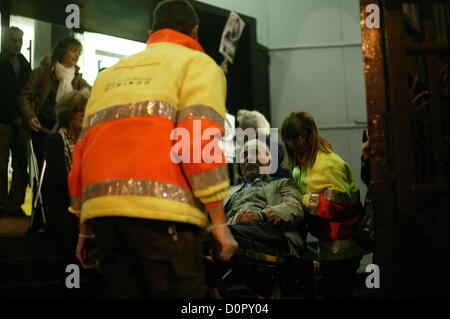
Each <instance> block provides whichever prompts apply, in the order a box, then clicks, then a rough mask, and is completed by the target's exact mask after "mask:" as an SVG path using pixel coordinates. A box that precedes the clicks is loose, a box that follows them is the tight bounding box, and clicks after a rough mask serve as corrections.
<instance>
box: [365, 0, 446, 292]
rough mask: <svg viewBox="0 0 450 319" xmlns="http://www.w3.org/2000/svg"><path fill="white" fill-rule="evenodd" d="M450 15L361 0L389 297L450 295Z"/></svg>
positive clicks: (431, 5) (426, 7) (434, 5)
mask: <svg viewBox="0 0 450 319" xmlns="http://www.w3.org/2000/svg"><path fill="white" fill-rule="evenodd" d="M371 4H375V5H376V6H377V7H378V8H379V12H380V15H379V16H380V27H379V28H376V27H372V28H370V27H369V26H368V25H366V19H367V17H368V13H367V12H366V8H367V6H369V5H371ZM448 8H449V6H448V1H437V0H434V1H420V0H419V1H400V0H360V9H361V10H360V17H361V32H362V49H363V57H364V73H365V82H366V98H367V116H368V128H369V139H370V147H371V159H370V165H371V187H372V196H373V202H374V220H375V230H376V244H375V252H374V263H376V264H377V265H378V266H379V268H380V281H381V283H380V290H379V294H380V296H382V297H430V298H436V297H445V296H448V255H449V253H448V251H449V250H448V239H449V235H448V229H449V224H448V206H449V205H448V204H449V198H448V160H449V156H448V149H449V145H448V132H449V127H448V21H449V15H448V12H449V11H448Z"/></svg>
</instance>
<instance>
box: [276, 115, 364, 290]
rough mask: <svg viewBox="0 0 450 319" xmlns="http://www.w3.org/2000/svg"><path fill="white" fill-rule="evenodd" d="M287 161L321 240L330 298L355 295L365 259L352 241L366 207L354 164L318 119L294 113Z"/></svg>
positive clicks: (284, 134)
mask: <svg viewBox="0 0 450 319" xmlns="http://www.w3.org/2000/svg"><path fill="white" fill-rule="evenodd" d="M281 138H282V140H283V143H284V145H285V149H286V155H287V156H285V160H284V163H283V164H284V165H285V166H286V167H287V168H289V169H291V170H292V175H293V178H294V180H295V182H296V184H297V186H298V188H299V190H300V193H301V194H302V199H301V200H302V205H303V208H304V209H305V211H306V212H307V213H308V216H309V218H308V228H309V232H310V233H311V234H312V235H314V236H315V237H317V238H318V239H319V252H318V256H319V261H320V271H321V273H322V275H323V276H324V283H325V287H324V288H325V290H324V295H325V297H330V298H333V297H340V298H345V297H351V296H352V294H353V289H352V285H353V282H354V280H355V276H356V271H357V269H358V267H359V262H360V259H361V257H362V251H361V248H360V247H359V246H358V245H357V243H356V242H355V241H354V240H353V239H352V233H353V228H354V227H355V224H356V222H357V221H358V219H359V216H360V214H361V212H362V209H363V206H362V204H361V201H360V200H359V188H358V186H357V185H356V183H355V181H354V178H353V173H352V171H351V169H350V166H349V165H348V164H347V163H346V162H344V160H342V158H341V157H340V156H339V155H338V154H336V153H335V152H334V151H333V149H332V147H331V145H330V143H329V142H328V141H327V140H326V139H325V138H323V137H321V136H320V135H319V132H318V128H317V124H316V122H315V120H314V118H313V117H312V116H311V115H310V114H308V113H307V112H304V111H297V112H293V113H291V114H290V115H289V116H288V117H287V118H286V119H285V120H284V122H283V124H282V126H281Z"/></svg>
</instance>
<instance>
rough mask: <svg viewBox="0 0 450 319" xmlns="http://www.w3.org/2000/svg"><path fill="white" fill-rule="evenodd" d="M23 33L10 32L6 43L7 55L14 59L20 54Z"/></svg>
mask: <svg viewBox="0 0 450 319" xmlns="http://www.w3.org/2000/svg"><path fill="white" fill-rule="evenodd" d="M22 37H23V33H22V32H20V31H12V32H11V33H10V37H9V41H8V42H7V43H6V49H7V50H8V52H9V54H10V55H11V56H13V57H16V56H18V55H19V54H20V50H21V49H22V44H23V39H22Z"/></svg>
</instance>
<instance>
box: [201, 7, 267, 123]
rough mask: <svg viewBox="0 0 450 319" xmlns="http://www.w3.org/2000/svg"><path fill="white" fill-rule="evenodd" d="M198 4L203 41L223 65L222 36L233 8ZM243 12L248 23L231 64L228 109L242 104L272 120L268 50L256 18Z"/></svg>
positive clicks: (230, 110)
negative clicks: (259, 39)
mask: <svg viewBox="0 0 450 319" xmlns="http://www.w3.org/2000/svg"><path fill="white" fill-rule="evenodd" d="M194 7H195V9H196V10H197V13H198V15H199V18H200V27H199V41H200V43H201V45H202V46H203V48H204V49H205V52H206V53H207V54H209V55H210V56H211V57H212V58H213V59H214V60H215V61H216V62H217V64H219V65H220V64H221V63H222V62H223V56H222V54H220V53H219V45H220V39H221V36H222V31H223V28H224V27H225V24H226V21H227V19H228V15H229V14H230V11H228V10H224V9H220V8H216V7H213V6H210V5H206V4H204V3H198V2H194ZM238 14H239V13H238ZM240 16H241V18H242V19H243V20H244V21H245V23H246V25H245V28H244V30H243V32H242V36H241V39H240V40H239V44H238V46H237V51H236V55H235V61H234V63H233V64H229V65H228V74H227V75H226V77H227V89H228V90H227V102H226V105H227V109H228V112H229V113H231V114H233V115H236V113H237V111H238V110H239V109H242V108H246V109H251V110H253V109H254V110H258V111H260V112H261V113H263V114H264V115H265V116H266V117H267V119H268V120H270V98H269V70H268V66H269V64H268V63H269V57H268V52H267V49H266V48H265V47H263V46H261V45H259V44H257V42H256V19H254V18H252V17H248V16H245V15H241V14H240Z"/></svg>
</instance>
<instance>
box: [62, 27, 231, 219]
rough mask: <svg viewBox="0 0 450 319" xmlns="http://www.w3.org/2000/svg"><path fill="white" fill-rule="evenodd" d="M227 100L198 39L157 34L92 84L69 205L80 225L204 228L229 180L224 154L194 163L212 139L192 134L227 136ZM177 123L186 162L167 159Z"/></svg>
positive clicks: (221, 81)
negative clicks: (184, 135)
mask: <svg viewBox="0 0 450 319" xmlns="http://www.w3.org/2000/svg"><path fill="white" fill-rule="evenodd" d="M225 98H226V80H225V76H224V74H223V72H222V70H221V69H220V68H219V67H218V65H217V64H216V63H215V62H214V60H212V59H211V58H210V57H209V56H207V55H206V54H205V53H204V52H203V50H202V48H201V46H200V45H199V44H198V42H197V41H195V40H194V39H192V38H191V37H189V36H187V35H184V34H182V33H179V32H177V31H174V30H171V29H163V30H160V31H158V32H155V33H153V34H152V35H151V37H150V39H149V42H148V46H147V48H146V49H145V50H144V51H142V52H140V53H137V54H135V55H132V56H130V57H127V58H124V59H122V60H121V61H120V62H119V63H117V64H115V65H114V66H112V67H110V68H108V69H107V70H105V71H103V72H102V73H100V74H99V76H98V78H97V80H96V81H95V84H94V86H93V88H92V94H91V97H90V99H89V101H88V104H87V107H86V112H85V117H84V121H83V131H82V133H81V135H80V138H79V140H78V142H77V144H76V146H75V149H74V153H73V159H72V160H73V166H72V167H73V168H72V170H71V171H70V173H69V177H68V182H69V193H70V195H71V211H72V212H74V213H76V214H78V213H79V214H80V218H81V222H82V223H84V222H86V221H87V220H89V219H92V218H97V217H103V216H122V217H131V218H146V219H156V220H164V221H174V222H183V223H189V224H193V225H197V226H199V227H204V226H205V225H206V216H205V214H204V209H203V208H204V206H208V205H211V206H212V205H219V204H222V200H223V199H224V198H225V197H226V195H227V190H228V187H229V178H228V170H227V165H226V163H225V158H224V156H223V154H222V153H220V157H221V158H222V160H221V161H219V162H212V163H209V162H208V161H205V160H204V159H203V158H201V161H200V162H198V161H197V162H196V161H194V160H193V158H194V157H195V156H197V157H198V155H199V154H194V151H195V144H196V143H197V150H196V151H197V152H198V151H199V150H202V151H203V150H204V148H205V146H207V144H208V143H209V142H210V140H212V137H211V138H210V140H208V139H206V140H205V139H201V141H198V140H197V141H195V140H194V139H195V138H196V137H197V138H198V135H199V133H200V137H201V136H202V135H203V133H205V131H206V130H208V129H215V131H218V132H220V133H219V134H216V135H223V134H224V118H225ZM194 122H195V123H194ZM199 125H200V126H199ZM199 127H200V129H199ZM175 128H179V129H182V130H184V132H186V130H187V132H189V136H190V143H189V147H190V159H191V160H190V161H183V162H181V163H179V164H177V162H174V161H173V159H171V150H172V147H173V145H174V144H175V143H176V142H177V141H174V140H171V138H170V137H171V133H172V134H173V132H172V131H173V130H174V129H175ZM196 130H197V131H196ZM195 131H196V132H195ZM206 135H207V134H206ZM180 138H181V136H180V137H179V139H178V141H179V140H180ZM216 138H220V136H216ZM198 143H200V144H198ZM198 146H200V148H199V147H198Z"/></svg>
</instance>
